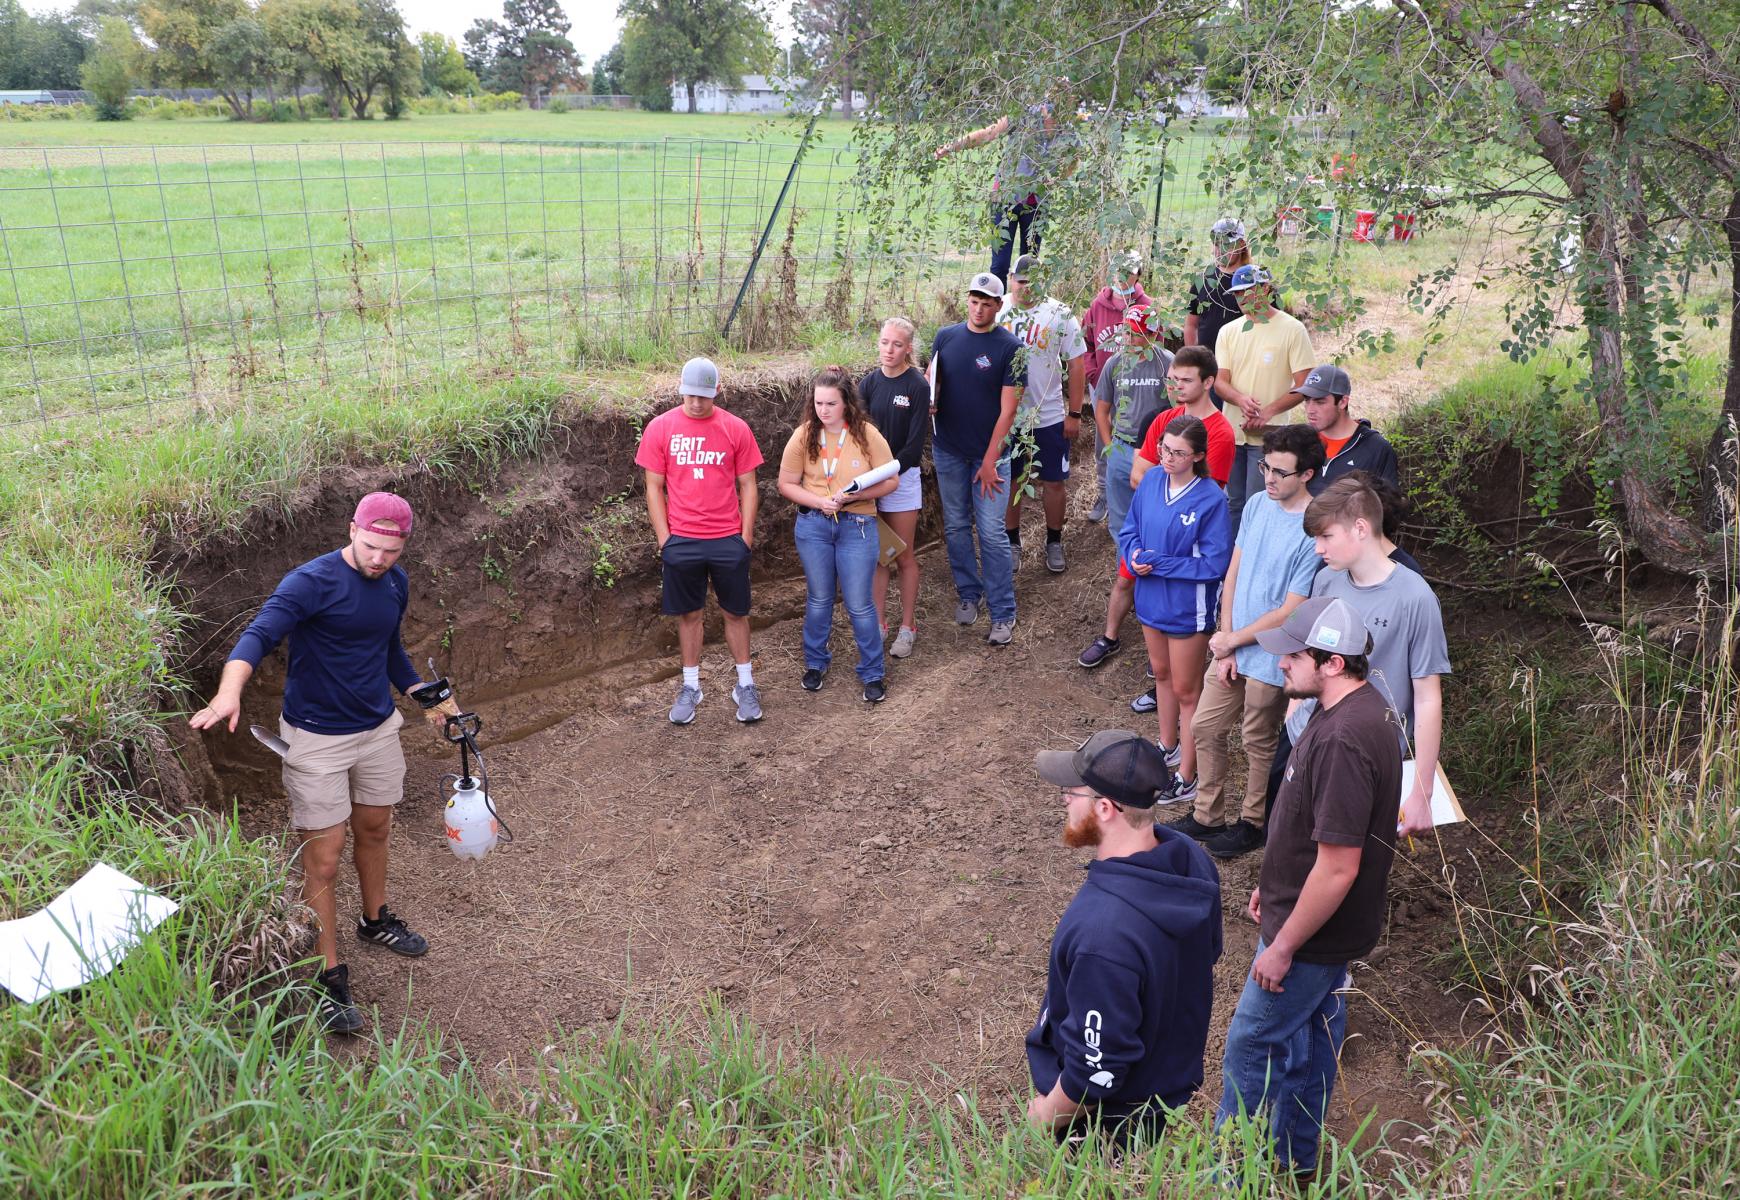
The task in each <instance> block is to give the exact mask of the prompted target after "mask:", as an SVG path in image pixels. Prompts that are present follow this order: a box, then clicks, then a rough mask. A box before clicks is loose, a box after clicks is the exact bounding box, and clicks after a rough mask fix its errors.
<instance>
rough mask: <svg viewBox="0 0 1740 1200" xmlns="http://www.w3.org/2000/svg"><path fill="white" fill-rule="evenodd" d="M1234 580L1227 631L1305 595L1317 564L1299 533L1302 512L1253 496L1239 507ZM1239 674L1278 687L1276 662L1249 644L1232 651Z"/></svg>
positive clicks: (1308, 542) (1263, 494) (1260, 495)
mask: <svg viewBox="0 0 1740 1200" xmlns="http://www.w3.org/2000/svg"><path fill="white" fill-rule="evenodd" d="M1237 545H1238V549H1239V576H1238V578H1237V579H1236V580H1234V581H1233V602H1232V613H1231V615H1230V616H1229V617H1228V620H1230V621H1231V622H1232V625H1231V628H1233V629H1243V628H1244V627H1245V626H1246V625H1249V624H1250V623H1251V622H1252V621H1255V620H1256V619H1257V618H1258V617H1260V616H1262V615H1263V614H1264V613H1271V612H1274V611H1275V610H1276V609H1277V608H1280V607H1281V605H1282V603H1283V602H1284V601H1285V600H1286V599H1287V594H1288V593H1289V592H1291V593H1292V594H1293V595H1295V596H1309V595H1310V594H1311V584H1312V581H1313V579H1314V578H1315V576H1316V575H1317V569H1318V568H1319V567H1320V566H1322V565H1323V560H1322V559H1320V558H1318V557H1317V547H1316V545H1315V544H1314V543H1313V542H1312V540H1311V538H1309V537H1308V536H1306V533H1305V510H1304V509H1300V510H1299V511H1298V512H1288V511H1287V510H1286V509H1284V508H1282V507H1281V506H1280V505H1279V504H1278V503H1276V502H1275V501H1273V500H1271V499H1269V494H1268V493H1267V492H1258V493H1257V494H1256V495H1254V496H1252V497H1251V498H1250V499H1249V500H1247V501H1246V502H1245V512H1244V516H1243V517H1242V518H1241V519H1240V521H1239V536H1238V542H1237ZM1233 662H1235V663H1236V664H1238V669H1239V674H1240V675H1243V676H1244V677H1245V678H1246V679H1255V680H1257V681H1259V682H1261V683H1266V684H1269V685H1270V686H1271V687H1281V686H1283V684H1284V683H1285V681H1284V680H1283V679H1282V678H1281V660H1280V659H1278V658H1276V657H1275V656H1274V655H1273V654H1270V653H1269V652H1268V651H1267V650H1265V649H1263V648H1262V647H1261V646H1259V645H1257V644H1256V643H1255V642H1252V643H1251V644H1250V645H1248V646H1240V647H1239V648H1238V649H1237V650H1234V651H1233Z"/></svg>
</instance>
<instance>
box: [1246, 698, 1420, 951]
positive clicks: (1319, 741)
mask: <svg viewBox="0 0 1740 1200" xmlns="http://www.w3.org/2000/svg"><path fill="white" fill-rule="evenodd" d="M1401 806H1402V748H1401V742H1400V739H1398V738H1397V737H1396V727H1395V725H1394V724H1393V723H1392V722H1391V720H1390V717H1389V709H1388V706H1387V705H1385V704H1384V698H1383V696H1381V695H1380V694H1379V693H1378V691H1377V689H1376V688H1374V687H1372V686H1371V685H1370V684H1367V685H1366V686H1365V687H1362V688H1358V689H1357V690H1355V691H1352V692H1349V693H1348V694H1347V695H1345V696H1343V697H1342V698H1341V699H1340V700H1339V701H1338V702H1337V703H1336V705H1335V707H1333V708H1327V709H1324V708H1320V709H1318V710H1317V712H1316V713H1314V714H1313V715H1312V717H1311V720H1310V723H1309V724H1307V725H1306V726H1305V732H1304V733H1303V734H1302V735H1301V736H1300V738H1299V744H1298V745H1297V746H1295V747H1293V754H1292V757H1291V758H1289V759H1288V760H1287V774H1286V776H1285V778H1284V781H1283V782H1282V784H1281V790H1280V791H1279V793H1277V794H1276V796H1275V811H1274V812H1273V813H1272V814H1270V817H1269V836H1268V847H1267V849H1265V850H1264V851H1263V871H1262V877H1261V879H1260V880H1259V881H1258V886H1259V887H1260V888H1261V889H1262V900H1263V940H1264V941H1265V942H1268V943H1269V944H1271V945H1273V944H1274V941H1275V937H1276V935H1277V934H1279V933H1280V932H1281V926H1282V925H1284V924H1286V923H1287V918H1288V917H1290V916H1292V914H1293V906H1294V905H1295V904H1296V903H1298V901H1299V893H1300V891H1302V890H1303V889H1304V887H1305V877H1306V876H1307V875H1309V874H1311V868H1312V866H1313V865H1314V864H1315V863H1316V861H1317V843H1318V842H1325V843H1327V844H1329V845H1331V846H1359V847H1361V850H1362V852H1361V854H1360V858H1359V875H1358V876H1357V877H1356V878H1355V879H1354V881H1353V887H1351V888H1349V889H1348V893H1347V896H1346V898H1344V899H1343V900H1342V902H1341V907H1340V908H1338V909H1336V910H1335V914H1334V915H1333V916H1331V917H1330V918H1329V920H1327V921H1325V922H1324V923H1323V927H1322V928H1321V929H1319V930H1318V931H1317V932H1316V933H1315V934H1313V935H1312V936H1311V938H1310V940H1308V941H1307V942H1306V943H1305V944H1304V945H1303V946H1301V947H1299V950H1298V952H1297V953H1295V954H1294V956H1293V957H1295V958H1296V959H1298V960H1299V961H1300V962H1312V963H1342V962H1346V961H1348V960H1349V959H1352V958H1359V957H1360V956H1361V955H1364V954H1369V953H1371V949H1372V947H1373V946H1376V945H1377V940H1378V935H1379V934H1381V933H1382V932H1383V926H1384V903H1385V894H1386V891H1387V889H1388V887H1389V881H1390V863H1391V861H1392V860H1393V859H1394V858H1395V854H1396V815H1397V813H1398V812H1399V810H1400V809H1401Z"/></svg>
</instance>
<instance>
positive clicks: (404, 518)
mask: <svg viewBox="0 0 1740 1200" xmlns="http://www.w3.org/2000/svg"><path fill="white" fill-rule="evenodd" d="M351 521H352V522H353V523H354V524H355V525H356V527H357V528H358V529H363V530H367V531H368V532H369V533H377V534H380V535H381V536H382V537H410V536H411V521H412V517H411V506H410V505H409V504H408V503H406V501H405V499H404V497H402V496H395V495H393V493H391V492H370V493H369V494H368V495H366V496H364V497H363V498H362V499H361V500H360V501H358V502H357V506H356V515H355V516H354V517H352V518H351Z"/></svg>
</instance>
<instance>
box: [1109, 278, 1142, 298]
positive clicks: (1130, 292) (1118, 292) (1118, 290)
mask: <svg viewBox="0 0 1740 1200" xmlns="http://www.w3.org/2000/svg"><path fill="white" fill-rule="evenodd" d="M1107 286H1108V287H1110V288H1111V289H1112V295H1114V296H1134V295H1135V294H1136V289H1135V288H1133V287H1127V288H1126V287H1119V286H1118V282H1117V280H1115V279H1114V280H1112V281H1111V282H1110V283H1108V284H1107Z"/></svg>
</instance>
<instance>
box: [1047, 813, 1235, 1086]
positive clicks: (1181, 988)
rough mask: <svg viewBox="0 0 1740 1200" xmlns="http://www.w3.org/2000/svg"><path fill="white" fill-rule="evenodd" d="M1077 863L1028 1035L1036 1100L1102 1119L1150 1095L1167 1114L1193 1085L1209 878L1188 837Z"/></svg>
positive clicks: (1211, 931)
mask: <svg viewBox="0 0 1740 1200" xmlns="http://www.w3.org/2000/svg"><path fill="white" fill-rule="evenodd" d="M1154 837H1155V838H1156V839H1157V840H1158V841H1159V843H1160V844H1159V845H1158V846H1156V847H1155V848H1154V849H1152V850H1148V851H1144V852H1143V853H1141V854H1132V855H1129V856H1128V857H1125V858H1107V859H1096V860H1094V861H1093V862H1091V863H1089V864H1088V869H1087V870H1088V877H1087V882H1086V883H1084V884H1082V887H1081V890H1080V891H1079V892H1077V893H1076V895H1075V899H1074V900H1072V901H1070V905H1069V907H1068V908H1066V909H1064V912H1063V919H1062V920H1060V921H1059V922H1058V925H1057V934H1056V935H1055V936H1054V937H1053V938H1052V940H1051V972H1050V977H1049V978H1048V979H1047V980H1046V984H1045V1007H1044V1008H1043V1009H1041V1010H1040V1012H1039V1021H1038V1023H1037V1024H1036V1025H1034V1026H1033V1029H1032V1031H1031V1032H1030V1033H1028V1035H1027V1065H1028V1068H1029V1070H1030V1071H1031V1072H1032V1074H1033V1087H1034V1089H1035V1090H1036V1091H1038V1092H1039V1094H1040V1095H1044V1094H1045V1093H1047V1092H1049V1091H1051V1089H1052V1087H1053V1086H1054V1085H1055V1084H1056V1083H1057V1080H1058V1077H1059V1075H1061V1076H1062V1077H1063V1092H1064V1095H1066V1096H1068V1097H1069V1098H1070V1099H1071V1100H1073V1101H1075V1102H1076V1103H1078V1104H1083V1105H1087V1106H1090V1107H1097V1108H1098V1109H1099V1112H1100V1116H1101V1119H1102V1120H1108V1119H1111V1120H1115V1119H1117V1118H1119V1117H1123V1116H1127V1115H1128V1114H1129V1113H1131V1112H1132V1111H1134V1110H1135V1109H1136V1108H1138V1107H1140V1106H1141V1105H1142V1104H1144V1103H1146V1102H1148V1101H1149V1100H1153V1099H1156V1098H1157V1099H1159V1100H1161V1101H1163V1102H1164V1103H1165V1104H1167V1105H1168V1106H1170V1107H1174V1108H1175V1107H1177V1106H1178V1105H1181V1104H1183V1103H1184V1102H1185V1101H1186V1100H1188V1099H1189V1098H1190V1096H1191V1094H1192V1093H1194V1092H1195V1091H1196V1089H1197V1088H1199V1087H1201V1086H1202V1055H1203V1048H1204V1047H1205V1046H1206V1045H1207V1044H1208V1018H1209V1013H1210V1011H1211V1010H1212V1008H1213V1006H1214V964H1215V962H1216V961H1217V960H1219V958H1220V949H1221V943H1220V875H1219V874H1218V873H1217V872H1216V871H1215V869H1214V863H1213V862H1212V861H1211V860H1210V859H1209V857H1208V855H1207V854H1206V853H1205V852H1204V851H1203V849H1202V847H1201V846H1198V845H1197V844H1196V843H1195V842H1194V841H1192V840H1191V839H1190V838H1188V837H1186V836H1184V835H1183V834H1182V833H1179V832H1177V831H1176V830H1172V829H1167V828H1166V827H1165V826H1164V825H1156V826H1155V827H1154Z"/></svg>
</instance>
